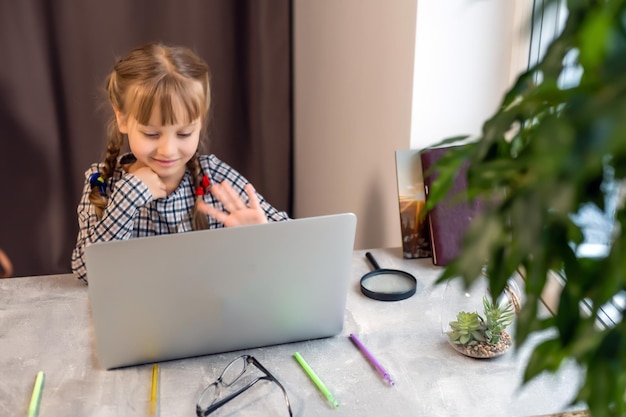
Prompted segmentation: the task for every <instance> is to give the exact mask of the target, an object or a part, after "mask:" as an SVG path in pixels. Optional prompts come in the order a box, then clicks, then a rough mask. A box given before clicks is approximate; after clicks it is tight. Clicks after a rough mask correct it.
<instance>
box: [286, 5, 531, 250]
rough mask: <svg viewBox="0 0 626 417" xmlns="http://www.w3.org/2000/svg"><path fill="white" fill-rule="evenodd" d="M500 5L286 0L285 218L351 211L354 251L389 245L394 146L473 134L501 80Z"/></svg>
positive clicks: (394, 230)
mask: <svg viewBox="0 0 626 417" xmlns="http://www.w3.org/2000/svg"><path fill="white" fill-rule="evenodd" d="M511 1H513V0H446V1H441V0H419V3H418V0H394V1H388V0H296V1H295V2H294V83H295V85H294V88H295V97H294V110H295V116H294V117H295V126H294V136H295V167H294V175H295V182H294V187H295V190H294V192H295V207H294V216H295V217H297V218H300V217H309V216H316V215H323V214H330V213H339V212H353V213H355V214H356V215H357V217H358V226H357V236H356V242H355V247H356V248H373V247H395V246H400V244H401V242H400V225H399V215H398V202H397V184H396V175H395V159H394V151H395V150H397V149H407V148H409V147H412V148H419V147H423V146H426V145H428V144H431V143H434V142H436V141H438V140H440V139H442V138H443V137H444V136H448V135H450V134H454V135H456V134H458V133H474V132H477V131H478V129H479V127H480V124H482V121H483V119H484V118H485V116H486V115H488V114H489V112H491V111H493V110H494V109H495V106H496V105H497V103H498V102H499V100H500V96H501V92H502V91H503V90H504V88H505V86H506V84H507V82H508V81H509V80H510V66H511V61H512V60H513V61H514V55H516V54H512V53H511V49H512V46H511V44H512V40H511V38H512V36H511V33H512V32H514V31H515V29H514V26H515V25H514V23H513V21H514V19H515V15H516V13H517V11H516V10H515V7H513V6H511V5H510V3H511ZM514 1H515V2H516V3H519V2H527V1H526V0H514ZM416 21H417V31H416ZM414 57H415V63H416V64H415V65H416V66H415V69H416V73H415V75H414V72H413V62H414ZM414 77H415V80H416V82H415V93H414V86H413V79H414ZM414 94H415V96H414ZM413 96H414V97H415V100H413ZM412 107H413V109H414V111H413V112H412ZM450 113H451V114H452V115H451V114H450ZM412 117H413V119H414V122H413V126H414V127H413V128H412V122H411V119H412Z"/></svg>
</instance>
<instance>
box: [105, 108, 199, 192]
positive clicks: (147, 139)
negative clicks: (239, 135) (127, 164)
mask: <svg viewBox="0 0 626 417" xmlns="http://www.w3.org/2000/svg"><path fill="white" fill-rule="evenodd" d="M116 117H117V121H118V126H119V130H120V132H122V133H125V134H127V135H128V144H129V146H130V150H131V152H132V153H133V155H135V158H137V162H135V164H133V167H132V169H133V170H135V169H139V168H142V167H148V168H150V169H151V170H152V171H154V172H155V173H156V174H157V175H158V176H159V177H160V178H161V180H162V181H163V182H164V183H165V185H166V187H167V188H168V190H173V189H175V188H176V187H177V186H178V184H180V181H181V180H182V178H183V175H184V174H185V169H186V164H187V162H188V161H189V160H190V159H191V158H192V157H193V155H194V154H195V152H196V150H197V149H198V143H199V141H200V130H201V125H202V122H201V120H200V119H196V120H194V121H192V122H190V123H182V124H173V125H162V124H161V116H160V114H159V110H158V109H155V110H154V111H153V112H152V116H151V117H150V121H149V122H148V124H147V125H142V124H140V123H139V122H138V121H137V119H135V118H134V117H132V116H126V115H124V114H122V113H119V112H116ZM178 120H184V118H183V119H181V118H179V119H178Z"/></svg>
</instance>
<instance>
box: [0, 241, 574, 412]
mask: <svg viewBox="0 0 626 417" xmlns="http://www.w3.org/2000/svg"><path fill="white" fill-rule="evenodd" d="M364 253H365V251H356V252H355V253H354V258H353V272H352V286H351V289H350V291H349V295H348V302H347V308H346V314H345V324H344V329H343V333H342V334H341V335H339V336H336V337H332V338H328V339H320V340H312V341H306V342H300V343H292V344H286V345H279V346H273V347H267V348H259V349H250V350H247V351H243V352H229V353H224V354H217V355H209V356H203V357H197V358H191V359H184V360H176V361H170V362H163V363H161V364H160V366H161V379H160V381H161V386H160V400H159V405H160V415H161V416H167V417H170V416H171V417H175V416H195V403H196V399H197V396H198V394H199V393H200V392H201V391H202V389H203V388H204V387H205V385H207V384H208V383H210V382H212V381H213V380H214V379H215V378H216V377H217V376H218V375H219V373H220V372H221V370H222V369H223V368H224V366H225V365H226V364H227V363H228V362H230V360H231V359H232V358H234V357H235V356H237V355H238V354H241V353H248V354H252V355H254V356H255V357H256V358H257V359H258V360H259V361H260V362H261V363H262V364H263V365H265V366H266V367H267V368H268V369H269V370H270V371H271V372H272V373H273V374H274V375H275V376H276V377H277V378H278V379H279V380H280V381H281V382H282V383H283V385H284V386H285V388H286V390H287V392H288V394H289V399H290V401H291V404H292V409H293V411H294V415H296V416H315V417H317V416H359V417H363V416H381V415H382V416H424V417H426V416H427V417H437V416H445V417H450V416H480V417H486V416H498V417H500V416H532V415H544V414H549V413H557V412H562V411H565V410H566V409H567V404H568V402H569V400H570V399H571V398H573V396H574V394H575V393H576V391H577V383H578V381H579V378H580V377H579V374H578V372H577V371H576V369H574V368H573V367H568V368H565V369H564V370H563V371H562V372H560V373H559V374H558V375H543V376H541V377H540V378H538V379H537V380H535V381H533V382H532V383H531V384H529V385H527V386H525V387H524V388H523V389H522V388H520V381H521V374H522V370H523V366H524V364H525V361H526V359H527V357H528V354H529V347H530V345H528V346H525V347H524V348H523V349H521V350H520V351H519V352H517V353H516V352H513V351H510V352H508V353H506V354H505V355H503V356H501V357H499V358H496V359H490V360H475V359H470V358H467V357H464V356H462V355H460V354H459V353H457V352H455V351H454V350H453V349H452V348H451V347H450V346H449V345H448V342H447V341H446V339H445V336H444V335H442V333H441V324H440V308H441V298H442V294H443V290H444V287H443V286H437V287H433V283H434V281H435V280H436V278H437V277H438V275H439V273H440V269H439V268H436V267H434V266H432V263H431V260H430V259H420V260H405V259H402V257H401V256H402V255H401V252H400V250H399V249H376V250H372V253H373V254H374V255H375V256H376V258H377V260H378V262H379V263H380V265H381V267H386V268H398V269H405V270H408V271H409V272H411V273H413V274H414V275H415V276H416V277H417V280H418V287H417V293H416V294H415V295H414V296H413V297H411V298H409V299H407V300H403V301H399V302H382V301H375V300H371V299H369V298H366V297H365V296H363V295H362V294H361V293H360V290H359V286H358V283H359V278H360V276H361V275H362V274H363V273H365V272H367V271H369V269H370V268H369V265H368V263H367V262H366V260H365V258H364ZM350 333H356V334H357V335H359V336H360V338H361V340H362V341H363V343H365V345H366V346H367V347H368V348H369V349H370V350H371V351H372V352H373V353H374V355H375V356H377V358H378V359H379V360H380V362H381V363H383V364H384V366H385V367H386V368H387V370H388V371H389V372H390V374H391V375H392V376H393V378H394V379H395V381H396V386H395V387H389V386H387V385H386V384H385V383H384V382H383V380H382V379H381V378H380V376H379V374H378V373H377V372H376V371H375V370H374V368H373V367H372V366H371V365H370V364H369V363H368V362H366V360H365V358H364V356H363V355H362V354H361V353H360V352H359V351H358V350H357V349H356V348H355V346H354V345H353V344H352V342H351V341H350V340H349V338H348V335H349V334H350ZM535 340H536V339H535ZM295 351H299V352H300V353H301V354H302V356H303V357H304V358H305V359H306V360H307V361H308V363H309V364H310V365H311V367H312V368H313V369H314V370H315V371H316V372H317V374H318V375H319V376H320V378H321V379H322V380H323V381H324V382H325V383H326V385H327V386H328V388H329V389H330V390H331V392H332V393H333V394H334V396H335V398H336V399H337V400H338V401H339V403H340V406H339V408H337V409H332V408H331V407H330V406H329V405H328V403H327V402H326V401H325V399H324V398H323V397H322V396H321V395H320V393H319V391H318V390H317V389H316V388H315V386H314V385H313V384H312V383H311V381H310V380H309V379H308V377H307V376H306V375H305V374H304V372H303V371H302V369H301V368H300V367H299V365H298V364H297V362H296V361H295V360H294V358H293V357H292V355H293V353H294V352H295ZM95 355H96V354H95V351H94V340H93V333H92V326H91V319H90V313H89V300H88V296H87V287H86V286H85V285H84V284H83V283H81V282H79V281H78V280H76V279H75V278H74V277H73V276H71V275H59V276H42V277H29V278H13V279H5V280H0V415H3V416H22V415H26V411H27V407H28V402H29V400H30V395H31V392H32V388H33V383H34V379H35V376H36V374H37V372H38V371H39V370H43V371H44V372H45V373H46V380H45V386H44V390H43V396H42V400H41V409H40V414H39V415H40V416H41V417H46V416H81V417H83V416H103V417H104V416H126V417H130V416H146V415H148V409H149V397H150V384H151V374H152V366H151V365H143V366H136V367H129V368H124V369H118V370H113V371H106V370H104V369H100V368H99V367H98V365H97V360H96V356H95ZM215 415H218V416H225V415H244V416H267V415H273V416H287V411H286V407H285V406H284V401H283V400H282V395H281V393H280V391H279V390H278V388H276V387H274V386H273V384H270V383H266V382H262V383H260V384H257V386H255V387H253V388H252V389H251V390H249V391H248V392H246V393H245V394H244V395H242V396H241V397H239V398H237V399H235V400H234V401H233V402H231V403H229V404H228V405H226V406H225V407H224V408H222V409H220V410H219V411H218V412H217V413H216V414H215Z"/></svg>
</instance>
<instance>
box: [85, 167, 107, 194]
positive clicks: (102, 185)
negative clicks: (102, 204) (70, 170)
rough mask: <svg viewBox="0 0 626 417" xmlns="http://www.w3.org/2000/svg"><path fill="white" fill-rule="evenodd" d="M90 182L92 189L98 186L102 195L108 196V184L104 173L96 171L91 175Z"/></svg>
mask: <svg viewBox="0 0 626 417" xmlns="http://www.w3.org/2000/svg"><path fill="white" fill-rule="evenodd" d="M89 184H91V189H92V190H93V188H94V187H98V188H99V189H100V195H101V196H103V197H106V195H107V192H106V190H107V184H106V182H104V178H102V174H100V173H99V172H94V173H93V174H91V176H90V177H89Z"/></svg>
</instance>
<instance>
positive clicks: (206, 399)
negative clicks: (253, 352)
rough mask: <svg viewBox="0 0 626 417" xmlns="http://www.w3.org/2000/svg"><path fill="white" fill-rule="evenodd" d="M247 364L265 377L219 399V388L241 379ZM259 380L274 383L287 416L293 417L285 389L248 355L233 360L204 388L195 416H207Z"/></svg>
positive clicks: (227, 386) (229, 385)
mask: <svg viewBox="0 0 626 417" xmlns="http://www.w3.org/2000/svg"><path fill="white" fill-rule="evenodd" d="M249 364H253V365H254V366H256V367H257V368H258V369H259V370H260V371H261V372H263V373H264V374H265V375H264V376H260V377H258V378H255V379H253V380H252V381H250V382H248V383H247V384H245V385H244V386H243V387H242V388H240V389H238V390H237V391H235V392H233V393H231V394H229V395H228V396H226V397H224V398H222V399H220V390H221V387H226V388H229V387H231V386H232V385H233V384H235V382H237V381H238V380H239V378H241V376H242V375H243V374H244V373H245V372H246V370H247V369H248V365H249ZM261 380H265V381H271V382H275V383H276V385H278V386H279V387H280V389H281V391H282V392H283V395H284V397H285V404H286V405H287V410H288V411H289V416H293V413H292V412H291V405H290V404H289V398H287V391H285V388H284V387H283V386H282V384H281V383H280V382H278V380H277V379H276V378H275V377H274V375H272V374H271V373H270V371H268V370H267V369H265V367H264V366H263V365H261V363H260V362H259V361H258V360H256V358H254V357H253V356H250V355H241V356H238V357H237V358H235V359H233V361H232V362H231V363H229V364H228V365H227V366H226V368H224V370H223V371H222V374H221V375H220V376H219V378H217V380H215V382H213V383H212V384H211V385H209V386H208V387H206V388H205V389H204V391H202V393H201V394H200V397H199V398H198V403H197V404H196V414H197V415H198V417H203V416H208V415H209V414H211V413H212V412H214V411H215V410H217V409H218V408H220V407H221V406H223V405H224V404H226V403H228V402H229V401H230V400H233V399H235V398H237V397H238V396H239V395H240V394H242V393H243V392H244V391H246V390H247V389H248V388H250V387H252V386H253V385H254V384H256V383H257V382H259V381H261ZM204 404H208V406H207V407H204V406H203V405H204Z"/></svg>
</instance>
